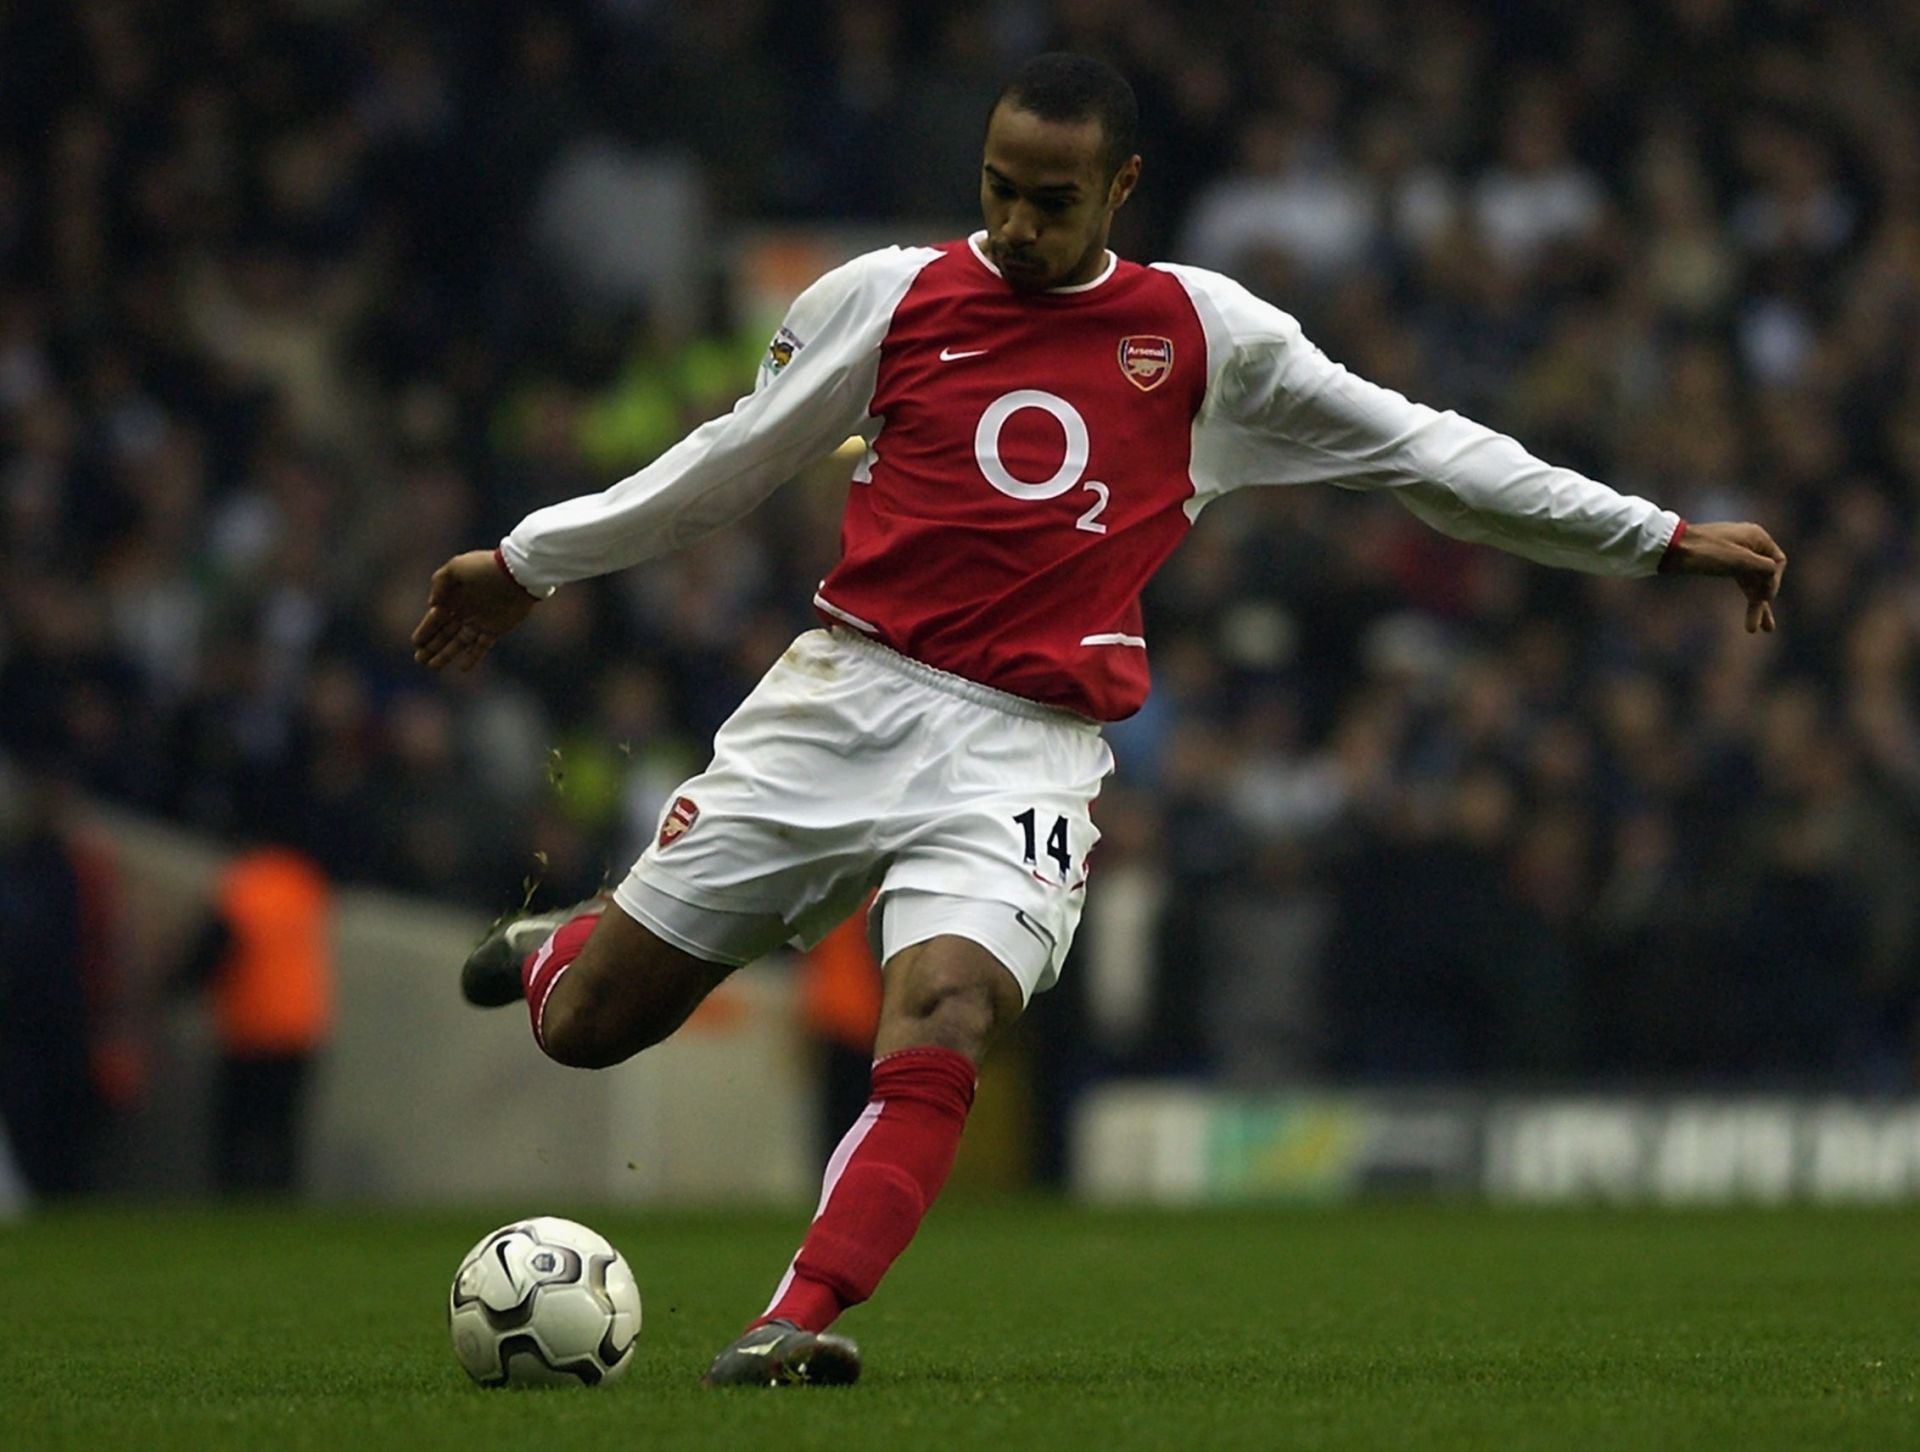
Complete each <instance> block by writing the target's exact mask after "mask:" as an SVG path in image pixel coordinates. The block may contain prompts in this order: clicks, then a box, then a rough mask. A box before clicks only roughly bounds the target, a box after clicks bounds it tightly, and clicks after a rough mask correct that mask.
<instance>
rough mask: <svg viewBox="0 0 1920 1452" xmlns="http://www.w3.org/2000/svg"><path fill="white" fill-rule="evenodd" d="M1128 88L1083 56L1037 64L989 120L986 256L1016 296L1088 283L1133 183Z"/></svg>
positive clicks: (983, 176)
mask: <svg viewBox="0 0 1920 1452" xmlns="http://www.w3.org/2000/svg"><path fill="white" fill-rule="evenodd" d="M1137 125H1138V111H1137V108H1136V106H1135V103H1134V99H1133V87H1131V86H1129V85H1128V84H1127V81H1126V78H1125V77H1124V76H1122V75H1121V74H1120V73H1119V72H1118V71H1116V70H1114V69H1113V67H1112V66H1109V65H1107V64H1105V63H1104V62H1101V61H1097V60H1093V59H1091V58H1089V57H1087V56H1080V55H1067V54H1060V53H1056V54H1052V55H1042V56H1036V57H1035V58H1034V59H1032V60H1030V61H1028V62H1027V63H1026V64H1025V65H1024V66H1022V67H1021V68H1020V69H1019V71H1018V72H1017V73H1016V74H1015V75H1014V77H1013V79H1012V80H1010V81H1008V82H1007V84H1006V87H1005V89H1003V90H1002V91H1001V92H1000V98H999V100H997V101H996V102H995V103H994V107H993V111H992V114H991V115H989V116H988V118H987V144H986V153H985V156H984V157H983V159H982V164H981V170H980V210H981V212H982V213H983V214H984V215H985V217H986V222H987V255H988V256H989V257H991V258H992V259H993V261H994V265H995V266H997V267H998V268H999V269H1000V271H1001V273H1002V275H1003V276H1005V278H1006V279H1007V281H1008V282H1009V283H1010V284H1011V285H1012V286H1014V287H1015V288H1017V289H1019V290H1020V291H1022V292H1037V291H1040V290H1041V289H1044V288H1049V287H1066V286H1070V285H1072V284H1074V283H1080V282H1090V281H1092V280H1093V279H1094V278H1095V277H1097V276H1099V274H1100V269H1101V268H1102V267H1103V266H1104V265H1105V256H1106V247H1107V232H1108V230H1109V229H1110V228H1111V227H1112V225H1113V214H1114V213H1115V212H1116V211H1117V210H1119V208H1120V204H1121V203H1122V202H1124V201H1126V199H1127V196H1128V194H1129V193H1130V192H1132V191H1133V185H1134V183H1135V182H1136V181H1138V180H1139V179H1140V158H1139V157H1138V156H1136V155H1134V150H1133V145H1134V131H1135V129H1136V126H1137Z"/></svg>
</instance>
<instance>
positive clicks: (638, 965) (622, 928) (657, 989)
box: [540, 903, 734, 1067]
mask: <svg viewBox="0 0 1920 1452" xmlns="http://www.w3.org/2000/svg"><path fill="white" fill-rule="evenodd" d="M733 966H734V965H732V964H729V963H713V962H708V961H706V960H704V959H702V958H699V957H697V956H696V955H694V954H692V953H689V952H687V951H686V950H685V949H683V948H680V947H677V946H675V945H674V944H673V943H670V942H668V941H666V940H665V939H664V938H662V937H660V936H659V935H658V934H657V933H655V932H654V931H653V930H652V929H650V928H648V927H647V926H645V925H644V924H643V923H640V922H638V921H636V920H635V919H634V918H633V917H631V916H629V915H628V913H627V912H626V911H625V910H624V909H622V908H621V907H620V905H619V904H618V903H610V904H609V905H608V906H607V909H606V911H604V912H603V913H601V914H600V921H599V922H598V923H596V924H595V925H594V929H593V932H592V933H591V934H590V935H589V936H588V938H587V941H586V944H585V946H583V947H582V948H581V950H580V956H579V957H578V958H576V959H574V961H573V962H572V964H570V965H569V966H568V967H567V968H566V970H565V971H564V972H562V973H561V975H560V976H559V977H558V978H557V979H555V980H554V983H553V987H552V989H551V990H550V991H549V992H548V994H547V999H546V1002H545V1003H544V1004H542V1005H541V1010H540V1024H541V1035H542V1039H543V1041H544V1042H545V1044H546V1046H547V1051H548V1053H550V1054H552V1055H553V1056H554V1057H556V1058H558V1059H560V1060H561V1061H562V1062H564V1063H571V1064H578V1065H580V1066H581V1067H598V1066H602V1065H607V1064H616V1063H619V1062H620V1061H621V1060H622V1059H626V1058H630V1057H631V1056H633V1055H634V1054H637V1053H639V1052H640V1051H641V1050H642V1049H645V1048H649V1047H651V1046H652V1045H654V1044H657V1043H659V1042H660V1041H661V1040H662V1039H664V1038H666V1037H667V1036H668V1035H669V1034H671V1033H672V1032H673V1031H674V1030H675V1029H677V1028H679V1027H680V1025H681V1024H683V1023H685V1022H686V1020H687V1017H688V1015H690V1014H691V1013H692V1012H693V1011H694V1009H696V1008H698V1007H699V1006H700V1003H701V1001H702V1000H703V999H705V998H706V996H707V995H708V994H709V993H711V992H713V990H714V989H715V988H717V987H719V985H720V984H721V983H722V982H723V981H724V980H725V979H726V977H727V975H728V974H730V973H731V972H733Z"/></svg>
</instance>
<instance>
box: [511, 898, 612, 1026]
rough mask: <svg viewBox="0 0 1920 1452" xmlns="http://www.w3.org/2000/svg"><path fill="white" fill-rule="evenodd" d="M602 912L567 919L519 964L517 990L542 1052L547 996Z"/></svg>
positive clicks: (578, 951)
mask: <svg viewBox="0 0 1920 1452" xmlns="http://www.w3.org/2000/svg"><path fill="white" fill-rule="evenodd" d="M601 911H603V910H601V909H596V910H595V911H593V912H590V913H582V914H580V916H579V917H577V918H569V919H568V920H567V921H566V922H564V923H562V924H561V925H560V926H559V927H558V928H556V929H555V930H554V934H553V936H552V937H550V938H548V939H547V941H546V942H544V943H542V944H541V945H540V946H539V947H538V948H537V949H535V950H534V951H533V952H531V953H529V954H527V960H526V962H524V963H522V964H521V965H520V987H521V989H522V990H523V991H524V992H525V993H526V995H527V1014H528V1016H529V1017H531V1018H532V1020H533V1040H534V1042H535V1043H537V1044H539V1045H540V1047H541V1049H542V1050H544V1049H545V1048H546V1047H547V1041H546V1039H545V1038H544V1037H543V1036H542V1035H541V1032H540V1017H541V1015H542V1014H543V1013H545V1012H546V1007H547V995H548V994H550V993H552V992H553V985H554V984H556V983H558V982H559V981H560V975H561V974H562V973H565V972H566V971H567V969H569V968H571V967H572V966H573V960H574V959H575V958H578V957H579V956H580V950H581V949H582V948H584V947H586V946H587V938H588V937H589V936H590V935H591V934H592V932H593V929H594V925H595V924H596V923H598V922H599V921H600V912H601Z"/></svg>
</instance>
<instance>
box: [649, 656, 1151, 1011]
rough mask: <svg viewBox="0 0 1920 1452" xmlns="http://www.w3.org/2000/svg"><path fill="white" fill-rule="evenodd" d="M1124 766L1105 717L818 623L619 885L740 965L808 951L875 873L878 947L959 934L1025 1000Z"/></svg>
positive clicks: (686, 938) (1054, 957)
mask: <svg viewBox="0 0 1920 1452" xmlns="http://www.w3.org/2000/svg"><path fill="white" fill-rule="evenodd" d="M1112 770H1113V754H1112V752H1110V751H1109V750H1108V748H1107V744H1106V741H1105V740H1104V739H1103V738H1102V737H1101V735H1100V728H1099V726H1098V724H1097V723H1095V722H1093V721H1089V720H1086V719H1085V718H1083V717H1080V716H1076V715H1074V714H1072V713H1071V712H1068V711H1060V710H1056V709H1054V708H1052V707H1050V706H1042V705H1039V704H1037V703H1035V702H1032V701H1027V700H1023V699H1021V698H1020V697H1018V696H1010V695H1007V694H1006V693H1005V692H1002V691H996V690H993V689H991V688H990V687H987V686H982V685H977V684H975V683H974V682H972V681H967V680H962V679H961V678H960V677H958V676H951V675H948V674H946V673H945V672H944V671H938V670H935V669H933V668H932V667H931V666H927V665H922V664H921V663H920V662H919V661H916V660H910V659H908V658H907V657H905V656H902V655H899V654H897V653H896V652H894V651H891V650H888V649H887V648H886V647H885V646H882V645H879V644H877V643H875V642H873V641H870V640H867V639H865V638H864V637H862V636H859V635H855V634H853V633H852V632H849V631H844V630H838V629H836V630H833V631H826V630H813V631H809V632H807V633H806V634H805V635H803V636H801V637H800V638H799V639H798V640H796V641H795V642H794V643H793V644H792V646H790V647H789V648H788V650H787V653H786V654H785V655H783V656H782V657H781V658H780V659H779V661H778V662H776V663H775V665H774V667H773V669H772V670H770V671H768V672H767V674H766V677H765V678H764V679H763V680H762V681H761V682H760V684H759V685H758V686H756V687H755V688H754V690H753V694H752V695H750V696H748V697H747V699H746V700H745V701H744V702H742V703H741V705H740V709H739V710H737V711H735V712H734V713H733V715H732V716H731V717H730V718H729V719H728V721H727V723H726V724H725V725H724V726H722V727H721V728H720V731H719V734H718V735H717V736H715V738H714V742H713V762H712V764H711V765H710V766H709V767H708V768H707V769H706V770H705V771H704V772H702V773H701V774H700V775H698V776H696V777H694V778H693V779H692V780H691V781H688V782H686V783H685V784H684V785H682V786H681V787H680V788H679V790H678V791H676V792H675V793H674V794H673V798H672V800H671V801H669V802H668V804H667V808H666V810H665V811H664V812H663V813H662V814H661V819H660V825H659V830H658V831H657V833H656V834H655V836H654V840H653V842H652V844H651V845H650V846H649V847H648V848H647V850H646V851H645V852H644V853H642V854H641V857H640V860H639V861H638V862H636V863H635V864H634V865H633V870H632V871H631V872H630V873H629V874H628V875H627V877H626V879H625V881H623V882H622V883H621V884H620V886H619V887H618V888H617V889H615V891H614V895H613V896H614V901H615V902H617V903H618V904H619V905H620V906H621V908H622V909H623V910H625V911H626V912H627V913H628V915H629V916H631V917H633V918H634V919H635V920H636V921H638V922H640V923H641V924H642V925H644V926H646V927H648V928H650V929H652V930H653V931H654V932H655V933H656V934H658V935H659V936H661V937H662V938H665V939H666V940H667V941H668V942H670V943H673V944H674V945H675V946H677V947H680V948H682V949H684V950H685V951H687V952H689V953H692V954H694V955H695V956H697V957H700V958H704V959H706V960H708V961H710V962H716V963H729V964H736V965H737V964H740V963H745V962H748V961H749V960H751V959H753V958H757V957H759V956H760V955H761V954H763V953H766V952H768V951H770V950H771V949H773V948H776V947H778V946H779V945H780V944H781V943H784V942H786V941H788V940H789V939H796V940H798V941H799V942H800V943H801V944H802V945H803V946H806V947H811V946H812V945H813V944H815V943H817V942H819V940H820V939H821V938H823V937H825V936H826V935H827V933H828V932H830V931H831V930H832V929H833V927H834V926H835V925H836V924H837V923H839V922H840V921H841V920H842V919H843V918H845V917H846V916H847V914H849V913H850V912H852V911H853V910H854V909H855V908H857V907H858V906H859V905H860V903H861V901H862V900H863V899H864V898H865V896H866V894H867V892H868V891H869V890H870V889H873V888H876V887H877V888H878V889H879V898H878V900H877V901H876V902H875V904H874V910H873V914H872V916H871V917H870V919H869V931H870V933H872V935H873V937H874V938H875V940H876V950H877V951H878V953H879V955H880V957H881V959H882V961H885V960H887V959H889V958H891V957H892V956H893V955H894V954H895V953H897V952H899V951H900V950H901V949H902V948H906V947H910V946H912V945H913V944H914V943H918V942H924V941H925V940H926V939H928V938H932V937H937V936H940V935H943V934H948V933H952V934H955V935H957V936H959V937H963V938H968V939H970V940H972V941H974V942H977V943H979V944H980V945H981V946H982V947H984V948H986V949H987V950H988V951H989V952H991V953H992V954H993V955H994V956H995V957H996V958H998V959H999V960H1000V961H1001V962H1002V963H1004V964H1005V965H1006V967H1007V969H1008V971H1009V972H1011V973H1012V974H1013V976H1014V977H1015V978H1016V979H1018V980H1019V983H1020V989H1021V992H1022V994H1023V995H1024V996H1027V997H1031V996H1032V995H1033V994H1034V993H1036V992H1039V991H1042V990H1044V989H1048V988H1051V987H1052V986H1053V985H1054V983H1055V981H1056V980H1057V979H1058V978H1059V974H1060V965H1061V963H1062V961H1063V960H1064V959H1065V958H1066V955H1067V949H1068V947H1069V946H1070V945H1071V944H1072V942H1073V933H1074V929H1075V928H1076V927H1077V926H1078V925H1079V922H1080V909H1081V905H1082V904H1083V903H1084V902H1085V901H1086V895H1087V860H1088V856H1089V854H1090V853H1091V852H1092V851H1093V845H1094V843H1095V842H1096V841H1098V840H1099V836H1100V834H1099V833H1098V832H1097V831H1096V830H1095V829H1094V826H1093V820H1092V817H1091V815H1090V810H1091V808H1092V805H1093V801H1094V798H1095V797H1097V796H1098V795H1099V794H1100V785H1101V783H1102V782H1103V781H1104V780H1105V779H1106V776H1107V774H1108V773H1109V772H1110V771H1112Z"/></svg>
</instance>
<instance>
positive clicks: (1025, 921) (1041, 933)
mask: <svg viewBox="0 0 1920 1452" xmlns="http://www.w3.org/2000/svg"><path fill="white" fill-rule="evenodd" d="M1013 920H1014V921H1015V922H1016V923H1018V924H1020V926H1021V927H1023V928H1025V929H1026V930H1027V931H1028V932H1029V933H1032V934H1033V936H1034V938H1035V939H1037V940H1038V942H1039V944H1040V946H1041V947H1043V948H1045V949H1046V950H1047V951H1048V952H1049V953H1051V952H1052V951H1053V934H1051V933H1049V932H1047V931H1046V929H1044V928H1042V927H1040V926H1039V925H1038V924H1036V923H1035V922H1034V920H1033V919H1032V918H1030V917H1028V916H1027V915H1026V913H1025V912H1023V911H1021V910H1020V909H1019V908H1015V909H1014V910H1013Z"/></svg>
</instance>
